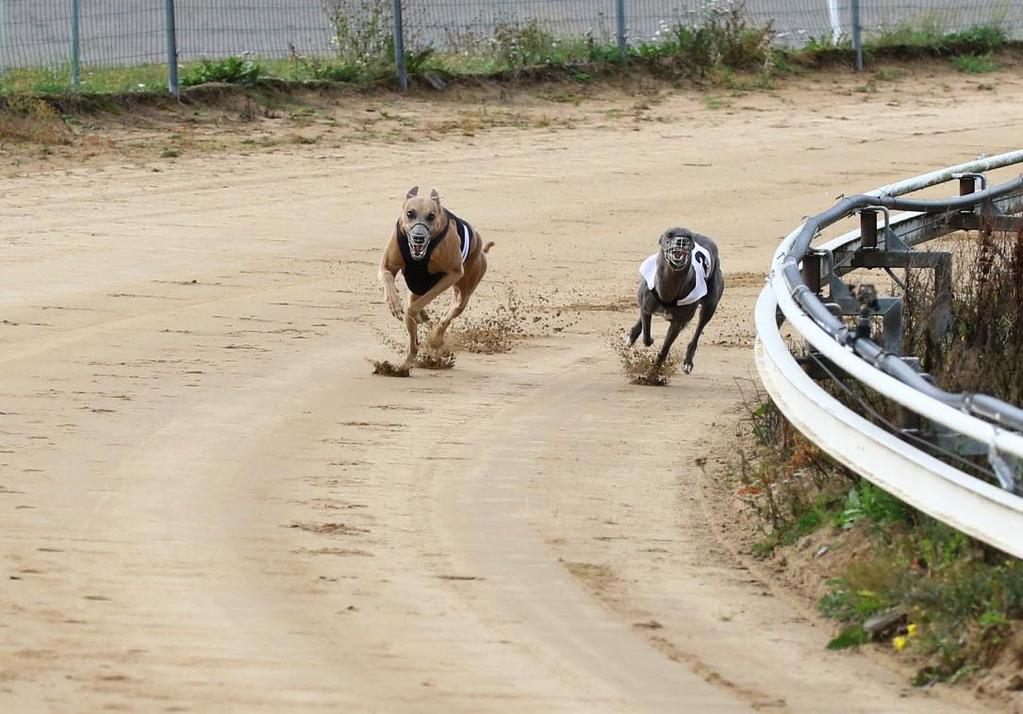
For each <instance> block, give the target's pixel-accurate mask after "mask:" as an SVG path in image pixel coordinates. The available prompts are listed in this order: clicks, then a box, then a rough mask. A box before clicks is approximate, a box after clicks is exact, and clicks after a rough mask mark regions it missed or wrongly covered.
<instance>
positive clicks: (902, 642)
mask: <svg viewBox="0 0 1023 714" xmlns="http://www.w3.org/2000/svg"><path fill="white" fill-rule="evenodd" d="M906 642H908V640H907V639H906V638H905V637H903V636H902V635H899V636H898V637H894V638H892V647H894V648H895V651H896V652H902V650H904V649H905V648H906Z"/></svg>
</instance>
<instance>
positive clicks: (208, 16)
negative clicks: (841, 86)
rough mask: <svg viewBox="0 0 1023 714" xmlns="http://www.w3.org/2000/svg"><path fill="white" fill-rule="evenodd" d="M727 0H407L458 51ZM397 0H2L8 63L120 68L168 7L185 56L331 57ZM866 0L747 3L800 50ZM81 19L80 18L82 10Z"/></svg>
mask: <svg viewBox="0 0 1023 714" xmlns="http://www.w3.org/2000/svg"><path fill="white" fill-rule="evenodd" d="M725 3H726V0H718V2H715V1H714V0H544V1H541V0H432V1H431V0H403V2H402V3H401V6H402V16H403V18H404V23H403V24H404V36H405V42H406V47H408V48H409V49H413V50H414V49H419V48H424V47H428V46H429V47H434V48H436V49H438V50H457V49H464V48H468V47H472V46H474V44H475V45H477V46H478V45H480V44H482V43H486V42H487V41H488V40H490V39H491V38H493V37H494V36H495V34H496V33H498V32H500V31H501V29H502V28H508V27H521V26H523V25H527V24H530V23H536V24H537V26H539V27H542V29H543V30H544V31H545V32H547V33H550V34H552V35H554V36H557V37H575V38H581V37H592V38H593V39H594V41H598V42H609V43H610V42H614V41H616V39H617V38H618V34H619V14H618V13H619V10H622V11H623V14H622V17H623V19H624V28H623V29H624V37H625V39H626V41H627V42H629V43H631V44H639V43H642V42H647V41H654V40H656V39H657V38H658V36H659V32H661V31H662V30H663V28H665V27H667V26H671V25H674V24H676V23H683V24H686V25H695V24H698V23H699V22H700V21H701V19H702V18H705V17H706V16H707V14H708V12H709V11H711V10H712V9H713V8H714V7H716V6H721V5H723V4H725ZM394 4H396V3H395V2H394V0H210V1H205V0H132V1H131V2H125V1H124V0H0V72H3V71H5V70H10V69H15V68H36V67H76V66H78V65H81V66H93V67H119V66H132V65H145V64H157V63H160V62H162V61H165V60H166V58H167V57H168V49H167V48H168V32H167V30H168V6H170V7H172V8H173V17H174V18H175V24H176V56H177V59H178V62H187V61H189V60H197V59H217V58H223V57H229V56H237V55H242V54H246V53H248V54H251V55H252V56H256V57H260V58H264V59H279V58H287V57H294V56H303V57H314V58H329V57H331V56H334V55H335V54H336V53H337V51H338V41H339V32H341V33H343V32H344V31H345V28H346V27H350V26H351V24H352V23H353V22H356V21H358V22H376V23H379V24H380V25H381V28H382V29H383V30H384V32H383V33H382V36H383V37H386V36H387V34H388V32H389V28H390V27H391V26H392V24H393V17H394V15H393V9H392V8H393V6H394ZM853 4H854V0H746V2H745V7H746V10H747V13H748V16H749V18H750V19H751V20H752V21H753V22H755V23H758V24H762V23H765V22H767V21H768V20H770V21H772V22H773V26H774V30H775V32H776V35H775V41H776V42H777V43H778V44H783V45H786V46H790V47H800V46H803V45H805V44H806V43H808V42H810V41H811V40H815V41H821V40H828V39H836V38H837V39H846V38H849V37H850V36H851V35H852V29H851V22H852V5H853ZM855 4H858V5H859V6H860V17H861V24H862V28H863V35H864V37H865V38H866V39H869V38H870V37H872V36H875V35H878V34H880V33H883V32H886V31H893V30H895V29H897V28H900V27H912V28H922V29H925V30H926V29H929V30H932V31H936V32H946V33H947V32H957V31H961V30H965V29H968V28H970V27H974V26H978V25H991V24H998V25H999V26H1000V27H1001V28H1002V29H1003V30H1004V31H1005V32H1006V33H1007V34H1008V35H1009V36H1010V37H1011V38H1014V39H1023V2H1020V1H1019V0H972V1H971V0H966V1H962V0H877V1H872V0H862V2H858V3H855ZM75 18H77V21H74V19H75Z"/></svg>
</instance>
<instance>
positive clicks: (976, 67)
mask: <svg viewBox="0 0 1023 714" xmlns="http://www.w3.org/2000/svg"><path fill="white" fill-rule="evenodd" d="M952 66H953V67H955V68H956V69H958V70H959V71H960V72H966V73H967V74H985V73H987V72H995V71H997V69H998V63H996V62H995V61H994V60H993V59H991V55H990V54H986V55H957V56H955V57H953V58H952Z"/></svg>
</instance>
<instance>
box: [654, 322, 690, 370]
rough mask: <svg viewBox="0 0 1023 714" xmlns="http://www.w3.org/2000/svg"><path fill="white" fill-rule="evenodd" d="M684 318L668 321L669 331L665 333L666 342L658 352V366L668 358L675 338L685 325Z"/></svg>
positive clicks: (656, 364)
mask: <svg viewBox="0 0 1023 714" xmlns="http://www.w3.org/2000/svg"><path fill="white" fill-rule="evenodd" d="M684 326H685V325H684V323H683V322H682V320H679V319H674V320H672V321H671V322H669V323H668V332H667V334H665V335H664V344H663V345H661V351H660V352H658V353H657V362H655V366H656V367H660V366H661V365H662V364H663V363H664V360H666V359H667V358H668V353H669V352H671V346H672V345H673V344H675V340H676V339H677V338H678V335H679V333H680V332H682V328H683V327H684Z"/></svg>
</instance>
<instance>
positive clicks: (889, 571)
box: [736, 400, 1023, 685]
mask: <svg viewBox="0 0 1023 714" xmlns="http://www.w3.org/2000/svg"><path fill="white" fill-rule="evenodd" d="M748 411H749V417H748V418H747V420H745V422H744V425H745V427H744V430H745V433H747V434H748V435H749V437H750V438H751V439H752V441H753V442H754V446H753V447H752V448H751V449H750V450H749V451H747V450H744V453H742V454H741V457H742V460H741V463H740V467H741V468H740V471H739V473H738V474H737V483H736V485H737V486H738V495H739V497H740V498H742V499H743V501H744V502H745V503H746V505H747V507H748V509H749V510H750V512H752V513H753V515H754V519H755V521H756V523H757V525H758V526H759V527H760V528H761V529H762V530H763V532H764V536H763V537H762V538H761V539H760V541H759V542H757V543H755V544H754V546H753V553H754V555H757V556H760V557H766V556H770V555H771V554H772V553H774V552H775V551H777V550H778V549H783V548H785V547H787V546H792V545H795V544H797V542H798V541H800V540H801V539H803V538H805V537H806V536H808V535H810V534H812V533H815V532H825V533H826V535H827V539H826V542H827V544H828V546H829V548H830V551H831V552H835V553H837V552H841V551H845V552H846V553H848V554H849V555H846V556H845V557H843V558H842V561H843V563H844V564H843V565H842V566H841V567H840V568H839V570H837V571H834V576H835V577H834V578H833V579H832V580H830V581H829V582H828V592H827V594H826V595H825V596H824V597H823V598H821V600H820V602H819V603H818V607H819V609H820V611H821V612H822V613H823V614H824V615H826V616H828V617H831V618H834V619H835V620H836V621H838V622H839V623H840V626H841V627H840V631H839V632H838V633H837V635H836V636H835V637H834V639H832V640H831V641H830V642H829V643H828V647H829V648H831V649H841V648H845V647H855V646H859V645H862V644H865V643H867V642H868V640H869V637H868V634H867V633H866V632H865V631H864V630H863V624H864V623H865V622H866V620H867V619H868V618H870V617H871V616H873V615H876V614H878V613H881V612H884V611H887V610H890V609H893V608H895V609H898V610H900V611H902V612H904V613H905V614H906V618H907V620H908V621H907V622H904V623H901V626H902V627H903V630H902V631H901V632H900V631H898V630H896V631H895V632H894V633H893V632H888V633H885V634H884V635H883V636H893V635H899V636H901V637H904V638H905V639H904V640H903V641H900V645H901V644H903V643H907V644H905V647H906V648H908V650H909V651H910V652H912V653H915V654H916V655H917V656H918V657H919V659H918V660H917V661H922V662H923V664H922V665H921V666H920V667H919V671H918V673H917V675H916V677H915V678H914V682H915V683H916V684H918V685H927V684H930V683H933V682H935V681H949V682H954V681H957V680H959V679H961V678H963V677H965V676H966V675H968V674H970V673H972V672H979V671H982V670H983V669H984V668H985V667H988V666H991V665H992V664H994V663H995V661H996V660H997V659H998V658H999V657H1000V656H1002V653H1003V651H1004V649H1005V648H1006V647H1007V646H1009V645H1010V643H1011V642H1012V639H1011V637H1012V633H1013V632H1019V631H1020V630H1021V628H1023V561H1021V560H1018V559H1015V558H1012V557H1009V556H1007V555H1005V554H1004V553H1001V552H999V551H996V550H994V549H992V548H990V547H989V546H986V545H984V544H982V543H980V542H979V541H975V540H973V539H971V538H969V537H968V536H966V535H964V534H963V533H961V532H959V531H956V530H954V529H953V528H950V527H948V526H946V525H944V524H943V523H941V522H939V521H937V520H935V519H933V518H931V517H929V516H927V515H925V514H923V513H921V512H919V511H917V510H915V509H913V508H912V507H910V506H908V505H907V504H905V503H903V502H902V501H900V500H899V499H898V498H896V497H894V496H892V495H891V494H889V493H887V492H886V491H884V490H882V489H880V488H878V487H877V486H874V485H873V484H871V483H870V482H867V481H864V480H862V479H858V478H855V477H853V476H852V475H851V474H849V473H848V472H846V471H844V470H843V469H842V468H841V467H839V466H837V465H835V464H833V463H830V462H828V460H827V459H826V457H824V456H823V454H820V452H819V451H818V450H817V449H816V447H813V446H812V445H811V444H809V443H808V442H806V440H805V438H804V437H802V436H801V435H800V434H799V433H798V432H796V431H795V430H794V429H793V428H792V426H791V424H789V423H788V422H787V421H786V420H785V419H784V417H782V416H781V414H780V412H779V411H778V409H777V407H776V406H774V405H773V404H772V403H771V402H770V401H769V400H760V401H757V402H755V403H753V404H751V405H749V407H748ZM798 549H799V546H798V545H796V550H795V551H793V552H798ZM825 557H827V556H825ZM910 624H912V625H913V627H912V628H909V625H910ZM910 629H912V633H913V634H912V636H910ZM1021 654H1023V653H1021Z"/></svg>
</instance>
